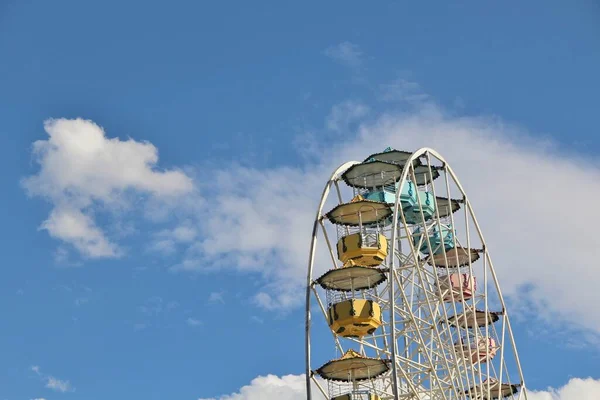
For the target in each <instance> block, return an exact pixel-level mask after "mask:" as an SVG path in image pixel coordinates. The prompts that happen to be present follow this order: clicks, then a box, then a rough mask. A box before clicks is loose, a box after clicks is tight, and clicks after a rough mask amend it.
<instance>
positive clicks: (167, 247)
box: [150, 220, 198, 255]
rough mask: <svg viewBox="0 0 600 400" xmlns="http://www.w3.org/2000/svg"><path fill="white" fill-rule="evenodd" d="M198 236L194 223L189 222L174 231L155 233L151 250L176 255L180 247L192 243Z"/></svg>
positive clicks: (183, 223)
mask: <svg viewBox="0 0 600 400" xmlns="http://www.w3.org/2000/svg"><path fill="white" fill-rule="evenodd" d="M197 236H198V230H197V229H196V228H195V227H194V226H193V222H191V221H190V220H187V221H184V222H182V223H180V224H179V225H178V226H176V227H175V228H173V229H163V230H161V231H159V232H157V233H155V234H154V240H153V241H152V243H151V244H150V250H152V251H155V252H158V253H162V254H165V255H170V254H173V253H175V251H176V250H177V246H178V245H180V244H186V243H190V242H192V241H194V239H196V237H197Z"/></svg>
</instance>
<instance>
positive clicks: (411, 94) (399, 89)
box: [380, 78, 430, 105]
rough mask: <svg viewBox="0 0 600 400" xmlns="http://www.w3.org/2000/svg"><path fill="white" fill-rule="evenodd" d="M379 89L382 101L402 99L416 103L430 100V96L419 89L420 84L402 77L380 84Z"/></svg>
mask: <svg viewBox="0 0 600 400" xmlns="http://www.w3.org/2000/svg"><path fill="white" fill-rule="evenodd" d="M380 89H381V95H380V98H381V100H384V101H402V102H406V103H409V104H414V105H418V104H422V103H423V102H425V101H427V100H430V96H429V95H428V94H427V93H424V92H423V90H421V86H420V85H419V84H418V83H417V82H413V81H410V80H407V79H404V78H398V79H396V80H395V81H393V82H390V83H385V84H382V85H381V87H380Z"/></svg>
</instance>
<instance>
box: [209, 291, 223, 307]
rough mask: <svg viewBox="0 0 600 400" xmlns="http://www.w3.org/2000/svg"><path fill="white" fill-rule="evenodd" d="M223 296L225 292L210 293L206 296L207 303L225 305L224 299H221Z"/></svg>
mask: <svg viewBox="0 0 600 400" xmlns="http://www.w3.org/2000/svg"><path fill="white" fill-rule="evenodd" d="M224 295H225V292H211V293H210V294H209V295H208V301H209V302H210V303H221V304H224V303H225V298H224V297H223V296H224Z"/></svg>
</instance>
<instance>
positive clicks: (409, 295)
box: [305, 148, 527, 400]
mask: <svg viewBox="0 0 600 400" xmlns="http://www.w3.org/2000/svg"><path fill="white" fill-rule="evenodd" d="M418 159H421V160H424V161H425V165H426V166H428V168H427V169H428V171H427V173H428V175H429V178H430V179H431V184H430V185H428V187H427V189H428V190H429V191H430V192H432V194H433V198H434V199H435V198H436V195H441V196H445V197H447V198H448V202H449V203H448V206H449V207H451V205H450V201H451V200H450V199H451V197H452V196H451V194H452V193H451V192H452V190H451V186H453V187H454V188H455V189H456V190H458V192H460V196H461V200H462V205H463V208H464V210H463V212H464V222H463V223H464V225H463V226H464V232H460V234H461V235H462V236H463V237H466V240H460V239H459V238H458V237H457V236H459V233H458V232H457V234H454V235H453V241H454V244H455V245H457V244H458V245H461V246H463V247H465V248H467V251H468V252H470V249H471V246H472V245H473V243H472V241H473V240H472V239H475V241H477V242H478V243H479V245H480V247H481V248H482V249H483V250H482V251H483V255H482V257H481V260H480V261H478V262H477V265H476V266H475V267H474V266H473V265H472V263H471V261H469V263H468V265H467V266H465V267H463V268H461V269H460V270H458V269H453V270H448V269H446V268H440V267H435V266H433V267H430V266H428V265H427V264H426V262H425V261H426V260H423V257H422V256H420V253H419V248H420V247H421V244H422V243H417V244H418V246H415V245H414V244H413V238H412V230H411V229H412V228H411V229H409V228H410V227H412V226H414V225H409V224H407V221H406V217H405V215H404V213H403V212H402V211H401V209H400V207H399V204H400V193H401V192H402V187H403V185H404V183H405V182H406V180H407V179H411V180H412V181H413V182H416V181H417V180H416V177H415V171H414V166H413V161H415V160H418ZM434 162H436V163H438V164H441V165H440V166H439V168H440V177H439V178H438V179H442V178H443V186H444V187H445V193H436V190H435V184H434V183H433V173H432V168H434V167H433V163H434ZM358 163H359V162H357V161H350V162H346V163H344V164H342V165H341V166H340V167H338V168H337V169H336V170H335V171H334V172H333V174H332V175H331V177H330V179H329V180H328V181H327V183H326V185H325V188H324V190H323V194H322V196H321V200H320V202H319V206H318V209H317V215H316V218H315V221H314V225H313V232H312V239H311V245H310V254H309V262H308V273H307V282H306V310H305V312H306V320H305V323H306V325H305V331H306V336H305V353H306V370H305V373H306V391H307V399H308V400H312V391H311V382H312V383H314V384H315V385H316V387H317V388H318V390H319V392H320V393H321V394H322V395H323V396H324V398H327V399H328V398H329V397H330V393H328V390H326V389H325V388H323V386H322V385H321V384H320V383H319V380H317V379H316V377H315V376H314V372H313V367H312V366H311V322H312V320H311V318H312V316H311V305H312V303H311V299H312V298H313V297H314V298H315V301H316V303H317V305H318V306H319V308H320V310H321V312H322V314H323V316H324V317H325V318H327V308H326V304H324V303H323V301H322V299H321V297H322V296H321V295H320V294H319V290H318V289H317V287H316V283H315V281H314V278H313V267H314V262H315V251H316V246H317V237H318V233H319V232H321V233H322V235H323V236H324V239H325V245H326V246H327V247H328V249H329V254H330V256H331V260H332V263H333V267H334V268H336V267H337V259H336V257H335V255H334V252H333V247H332V245H334V243H332V242H331V240H330V238H329V236H328V233H327V229H326V226H325V223H324V215H323V208H324V206H325V203H326V201H327V199H328V197H329V194H330V191H331V188H332V187H335V191H336V193H337V200H338V202H339V203H340V204H341V203H343V199H342V191H341V189H340V187H339V184H338V182H339V181H340V179H341V176H342V174H343V173H344V171H346V170H347V169H348V168H350V167H352V166H353V165H355V164H358ZM450 179H451V180H452V183H453V185H451V182H450ZM400 182H402V183H401V186H400V187H399V188H398V190H397V195H396V202H395V205H394V210H393V220H392V221H393V222H392V225H391V227H389V228H388V229H389V230H388V232H387V233H388V234H387V235H386V237H388V240H390V239H391V240H390V242H391V243H390V244H389V246H388V250H389V251H388V257H387V260H386V262H385V264H386V265H385V267H387V268H388V269H389V272H388V279H387V281H386V282H385V284H382V285H381V286H380V287H378V288H376V289H374V290H373V291H371V292H370V296H371V298H374V299H375V300H376V301H377V302H378V303H380V306H381V307H382V310H385V311H387V313H386V317H387V318H386V319H387V320H386V321H384V323H383V325H382V326H381V328H380V329H378V330H377V332H375V333H374V334H373V335H368V336H366V337H364V338H362V339H356V338H353V339H349V338H338V337H337V336H336V335H335V334H333V332H332V336H333V341H334V343H335V345H336V348H337V350H338V351H339V354H341V353H342V352H343V350H344V345H343V344H344V343H349V344H352V345H353V348H354V349H355V350H358V351H359V352H361V353H363V354H367V353H368V354H369V355H370V356H374V357H382V358H389V359H391V360H393V362H391V372H390V373H388V374H386V375H384V376H382V377H379V378H377V379H375V380H372V381H366V382H361V383H360V384H357V386H358V387H360V388H364V389H366V388H369V387H371V388H372V389H373V390H375V389H376V390H378V391H379V393H381V398H382V399H394V400H399V399H415V400H416V399H419V400H420V399H427V400H434V399H436V400H437V399H447V400H449V399H463V398H465V397H466V396H465V392H466V391H467V390H469V389H471V388H472V389H471V398H472V399H489V398H491V395H492V394H491V389H492V384H493V383H492V382H493V381H492V379H488V380H487V381H486V380H485V379H486V378H493V379H496V380H498V381H499V382H501V383H502V382H510V381H509V379H510V375H509V368H508V365H507V363H510V367H511V369H513V370H515V369H516V372H517V377H518V382H510V383H517V384H519V385H520V386H521V390H520V391H519V392H518V393H517V394H515V395H512V396H509V397H508V398H510V399H518V400H526V399H527V389H526V387H525V381H524V378H523V373H522V370H521V364H520V361H519V357H518V353H517V348H516V344H515V340H514V336H513V332H512V328H511V325H510V321H509V318H508V313H507V310H506V305H505V302H504V298H503V297H502V293H501V291H500V286H499V282H498V278H497V276H496V273H495V271H494V268H493V264H492V260H491V257H490V254H489V249H488V246H487V245H486V243H485V240H484V238H483V234H482V232H481V229H480V226H479V224H478V223H477V219H476V217H475V213H474V211H473V208H472V206H471V203H470V201H469V199H468V197H467V194H466V193H465V191H464V189H463V187H462V185H461V184H460V182H459V181H458V178H457V177H456V175H455V173H454V171H453V170H452V168H451V167H450V166H449V165H448V163H447V162H446V161H445V160H444V159H443V158H442V156H441V155H440V154H439V153H437V152H436V151H434V150H432V149H429V148H422V149H419V150H417V151H415V152H414V153H413V154H412V155H411V157H410V158H409V159H408V160H407V161H406V163H405V167H404V169H403V173H402V178H401V181H400ZM417 200H418V202H419V205H420V203H421V199H420V197H419V196H417ZM444 221H445V222H447V223H449V224H450V225H451V226H452V227H453V229H454V228H455V227H456V226H457V219H455V215H453V214H452V213H451V214H450V215H449V216H448V217H446V218H444ZM458 223H459V222H458ZM441 224H442V218H440V215H439V209H438V208H437V207H436V217H435V218H433V219H432V220H431V221H428V222H426V221H425V218H424V216H423V212H422V211H421V223H420V228H421V230H422V231H423V230H425V229H427V230H426V232H430V230H431V229H435V227H437V229H438V230H439V231H440V232H441V227H442V225H441ZM471 226H473V227H474V228H475V233H476V237H474V238H472V237H471V232H470V227H471ZM420 240H421V241H423V240H425V241H426V242H427V245H428V246H429V249H431V248H432V247H431V242H430V238H429V235H428V234H422V235H421V239H420ZM453 250H454V249H450V250H447V251H446V250H444V251H443V254H444V259H445V260H446V263H447V256H448V255H449V254H452V253H451V252H452V251H453ZM455 254H457V253H455ZM469 254H470V253H469ZM481 267H483V268H481ZM481 269H483V272H482V273H479V271H480V270H481ZM476 271H477V272H476ZM444 272H446V273H451V272H461V273H467V274H470V275H471V276H476V277H477V278H478V279H479V280H481V279H483V285H481V282H479V283H480V285H479V286H480V289H482V290H480V291H479V293H477V294H476V295H475V296H473V297H472V298H471V299H465V297H464V295H463V292H462V291H461V292H459V293H458V294H457V293H455V292H454V291H452V292H451V293H450V294H451V296H452V297H453V299H455V300H457V301H451V302H444V301H443V300H442V296H444V295H447V294H448V293H442V292H441V290H440V274H443V273H444ZM482 275H483V276H482ZM490 278H491V279H490ZM490 298H491V300H495V301H496V302H497V306H498V307H501V310H502V314H501V318H500V321H498V322H496V324H490V325H485V326H484V327H477V324H476V322H475V313H473V324H474V325H475V327H476V328H473V329H472V330H469V329H466V328H465V329H463V328H460V327H454V328H453V327H451V326H450V325H449V324H447V323H443V322H441V321H445V320H447V319H448V317H450V316H453V315H456V316H459V315H463V316H465V317H466V313H467V312H469V311H474V310H475V309H480V310H483V311H485V312H488V311H491V310H492V307H493V305H491V304H489V303H490ZM497 325H499V326H500V327H501V329H500V332H498V330H497V329H496V327H497ZM469 332H470V333H469ZM462 334H466V345H467V346H468V347H469V348H472V346H473V347H476V346H477V345H478V343H479V341H480V339H484V340H485V339H486V338H489V337H492V338H494V339H495V341H496V346H497V347H498V349H496V350H497V354H496V357H495V358H494V359H493V360H491V361H488V362H485V363H481V364H479V363H472V362H471V361H470V360H469V359H468V358H469V357H468V356H465V354H463V353H462V352H461V351H458V352H457V351H456V349H455V347H454V346H455V342H456V341H457V339H458V338H460V337H461V335H462ZM357 347H358V348H357ZM485 349H486V358H488V357H489V355H490V354H489V352H490V349H489V348H488V347H487V346H486V348H485ZM394 377H395V378H394ZM514 377H515V376H514V375H513V378H514ZM482 382H485V383H484V384H482ZM329 386H331V385H329ZM330 391H331V390H329V392H330ZM319 398H321V397H319Z"/></svg>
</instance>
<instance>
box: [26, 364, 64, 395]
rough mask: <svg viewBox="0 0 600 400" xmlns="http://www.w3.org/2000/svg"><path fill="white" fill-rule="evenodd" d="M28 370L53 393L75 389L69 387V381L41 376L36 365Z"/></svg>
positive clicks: (50, 376) (45, 375)
mask: <svg viewBox="0 0 600 400" xmlns="http://www.w3.org/2000/svg"><path fill="white" fill-rule="evenodd" d="M30 369H31V370H32V371H33V372H35V373H36V374H37V375H38V376H39V377H40V379H42V380H43V381H44V382H46V387H47V388H48V389H52V390H54V391H57V392H61V393H66V392H74V391H75V388H74V387H73V386H72V385H71V383H70V382H69V381H66V380H61V379H58V378H55V377H54V376H52V375H47V374H43V373H42V372H41V369H40V367H39V366H38V365H33V366H31V367H30Z"/></svg>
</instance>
